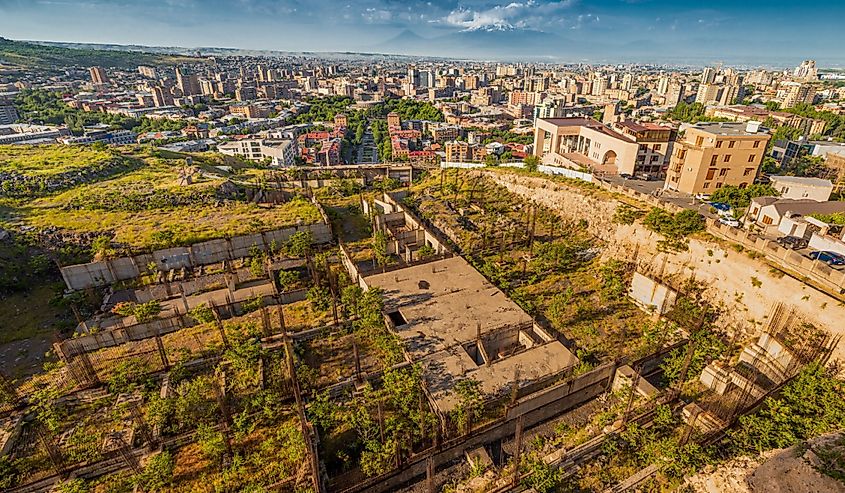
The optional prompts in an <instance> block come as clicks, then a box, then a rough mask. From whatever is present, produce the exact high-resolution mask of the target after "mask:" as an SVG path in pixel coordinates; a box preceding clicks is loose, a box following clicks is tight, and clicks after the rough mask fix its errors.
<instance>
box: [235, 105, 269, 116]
mask: <svg viewBox="0 0 845 493" xmlns="http://www.w3.org/2000/svg"><path fill="white" fill-rule="evenodd" d="M229 113H231V114H233V115H238V116H243V117H244V118H267V117H269V116H270V113H272V110H271V109H270V108H269V107H267V106H258V105H255V104H238V105H233V106H229Z"/></svg>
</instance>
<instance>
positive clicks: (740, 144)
mask: <svg viewBox="0 0 845 493" xmlns="http://www.w3.org/2000/svg"><path fill="white" fill-rule="evenodd" d="M770 137H771V136H770V135H769V134H768V133H767V132H765V131H763V130H762V129H761V127H760V122H754V121H752V122H748V123H698V124H695V125H692V126H690V127H687V129H686V130H685V132H684V137H683V138H682V139H680V140H677V141H676V142H675V145H674V151H673V152H672V158H671V161H670V163H669V169H668V171H667V174H666V183H665V184H664V188H666V189H667V190H675V191H678V192H682V193H686V194H689V195H695V194H699V193H703V194H711V193H713V192H714V191H715V190H718V189H719V188H722V187H724V186H737V187H740V188H745V187H747V186H749V185H751V184H752V183H754V180H755V179H756V178H757V172H758V170H759V168H760V164H761V163H762V162H763V156H764V155H765V153H766V144H767V143H768V141H769V138H770Z"/></svg>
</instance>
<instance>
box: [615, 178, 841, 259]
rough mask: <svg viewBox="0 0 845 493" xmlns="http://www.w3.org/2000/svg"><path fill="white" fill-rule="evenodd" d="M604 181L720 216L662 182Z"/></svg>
mask: <svg viewBox="0 0 845 493" xmlns="http://www.w3.org/2000/svg"><path fill="white" fill-rule="evenodd" d="M602 180H604V181H607V182H610V183H613V184H614V185H620V186H623V187H626V188H630V189H632V190H636V191H638V192H640V193H644V194H647V195H655V196H659V197H660V198H661V199H663V200H665V201H667V202H670V203H672V204H675V205H677V206H679V207H683V208H684V209H690V210H694V211H697V212H699V213H700V214H702V215H703V216H704V217H707V218H711V219H718V218H719V215H718V214H714V213H712V212H710V204H709V203H708V202H704V201H701V200H698V199H695V198H693V197H686V196H682V195H681V194H679V193H677V192H673V191H671V190H663V182H662V181H646V180H637V179H626V178H622V177H620V176H618V175H609V176H605V177H602ZM755 234H757V235H758V236H762V237H764V238H766V239H767V240H771V241H774V240H776V239H777V238H778V237H779V236H782V235H781V234H780V233H778V234H768V235H766V234H761V233H755ZM813 251H814V249H812V248H802V249H800V250H796V252H797V253H799V254H801V255H803V256H805V257H808V258H809V255H810V252H813ZM830 268H831V269H835V270H838V271H845V266H841V265H839V266H837V265H831V266H830Z"/></svg>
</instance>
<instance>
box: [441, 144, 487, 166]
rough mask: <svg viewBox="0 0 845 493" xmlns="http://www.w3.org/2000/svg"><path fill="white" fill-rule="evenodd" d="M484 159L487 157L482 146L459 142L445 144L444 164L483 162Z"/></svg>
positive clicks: (485, 150)
mask: <svg viewBox="0 0 845 493" xmlns="http://www.w3.org/2000/svg"><path fill="white" fill-rule="evenodd" d="M485 157H487V149H486V148H485V147H484V146H482V145H478V144H469V143H466V142H461V141H454V142H448V143H447V144H446V162H448V163H471V162H478V161H483V160H484V158H485Z"/></svg>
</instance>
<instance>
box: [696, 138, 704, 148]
mask: <svg viewBox="0 0 845 493" xmlns="http://www.w3.org/2000/svg"><path fill="white" fill-rule="evenodd" d="M703 143H704V137H696V138H695V145H696V146H697V147H701V144H703Z"/></svg>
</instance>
